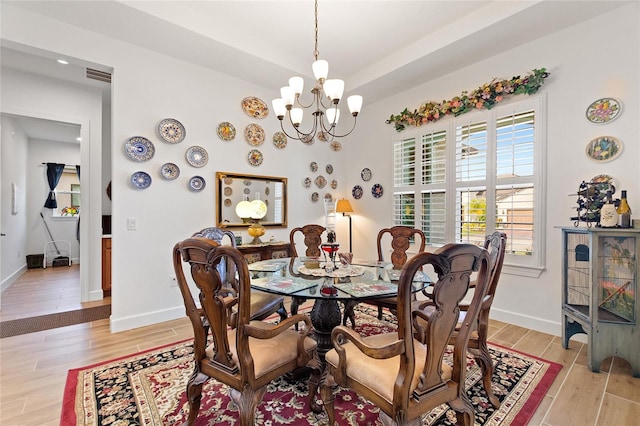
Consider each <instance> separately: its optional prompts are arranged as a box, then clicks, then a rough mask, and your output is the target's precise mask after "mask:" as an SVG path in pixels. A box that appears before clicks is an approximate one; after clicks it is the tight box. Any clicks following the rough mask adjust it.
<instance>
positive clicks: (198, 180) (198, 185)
mask: <svg viewBox="0 0 640 426" xmlns="http://www.w3.org/2000/svg"><path fill="white" fill-rule="evenodd" d="M206 185H207V183H206V182H205V180H204V178H203V177H202V176H194V177H192V178H191V179H189V189H190V190H192V191H193V192H200V191H202V190H203V189H204V187H205V186H206Z"/></svg>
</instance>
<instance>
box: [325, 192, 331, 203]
mask: <svg viewBox="0 0 640 426" xmlns="http://www.w3.org/2000/svg"><path fill="white" fill-rule="evenodd" d="M324 200H325V201H329V202H331V201H333V196H332V195H331V194H329V193H328V192H327V193H326V194H324Z"/></svg>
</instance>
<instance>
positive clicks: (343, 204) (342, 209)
mask: <svg viewBox="0 0 640 426" xmlns="http://www.w3.org/2000/svg"><path fill="white" fill-rule="evenodd" d="M336 213H342V216H347V217H348V218H349V253H353V251H352V250H353V248H352V244H351V215H347V214H345V213H353V207H351V203H350V202H349V200H347V199H345V198H342V199H340V200H338V201H337V202H336Z"/></svg>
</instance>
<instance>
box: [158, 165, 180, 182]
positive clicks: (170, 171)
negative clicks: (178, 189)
mask: <svg viewBox="0 0 640 426" xmlns="http://www.w3.org/2000/svg"><path fill="white" fill-rule="evenodd" d="M160 175H161V176H162V177H163V178H165V179H166V180H174V179H175V178H177V177H178V176H180V169H179V168H178V166H177V165H175V164H173V163H164V164H163V165H162V167H160Z"/></svg>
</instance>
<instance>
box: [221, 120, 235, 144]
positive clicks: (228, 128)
mask: <svg viewBox="0 0 640 426" xmlns="http://www.w3.org/2000/svg"><path fill="white" fill-rule="evenodd" d="M217 133H218V137H219V138H220V139H222V140H223V141H232V140H233V139H234V138H235V137H236V128H235V127H234V125H233V124H231V123H229V122H228V121H223V122H222V123H220V124H218V130H217Z"/></svg>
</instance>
